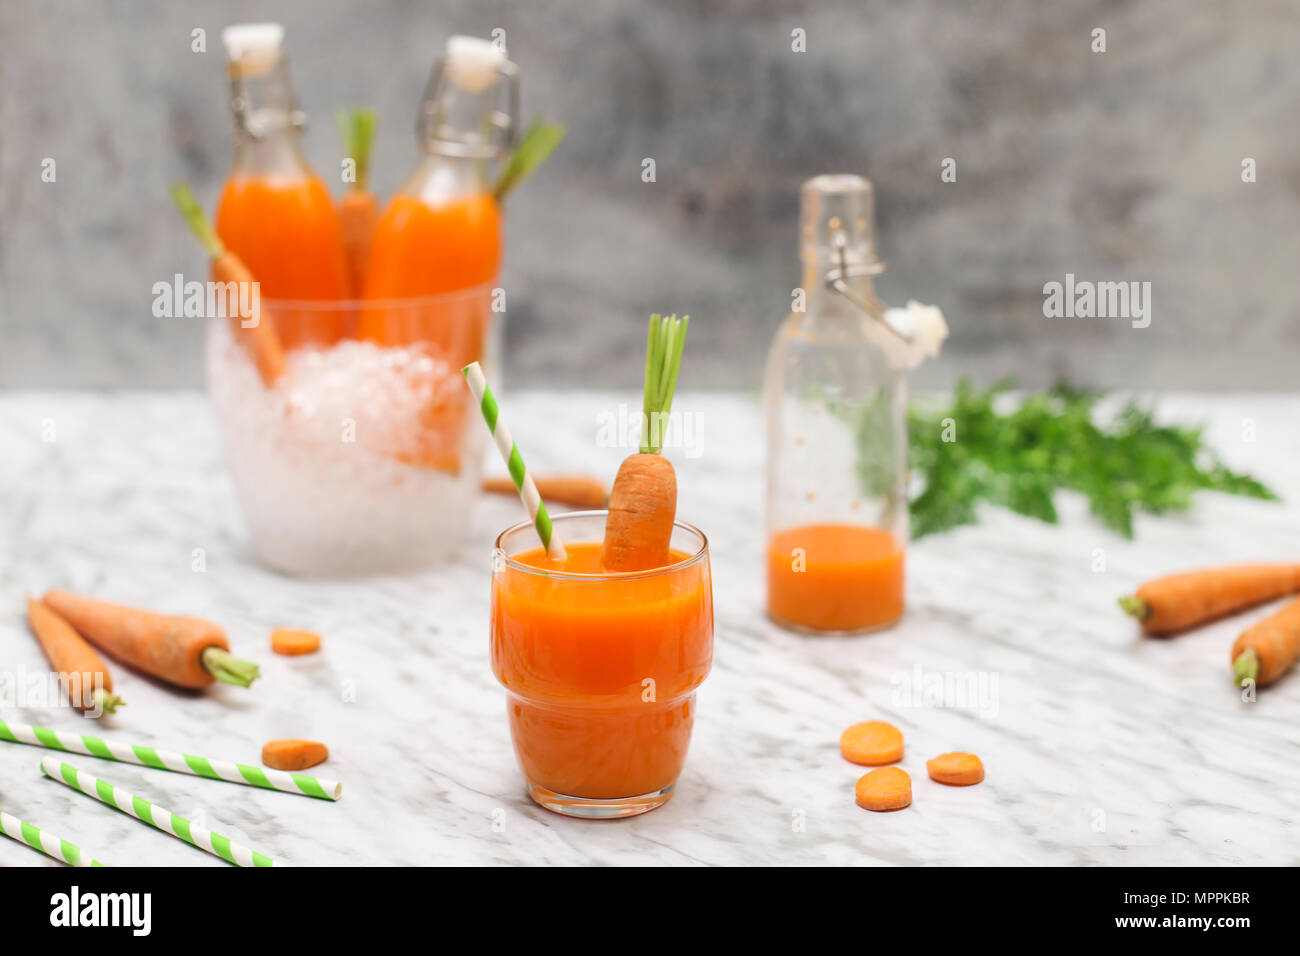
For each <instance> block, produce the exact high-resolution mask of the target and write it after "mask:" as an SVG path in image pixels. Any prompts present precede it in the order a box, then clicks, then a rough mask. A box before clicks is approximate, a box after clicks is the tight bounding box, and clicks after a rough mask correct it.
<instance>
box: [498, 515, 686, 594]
mask: <svg viewBox="0 0 1300 956" xmlns="http://www.w3.org/2000/svg"><path fill="white" fill-rule="evenodd" d="M599 515H605V516H608V515H609V509H608V508H597V509H592V510H588V511H566V512H564V514H560V515H552V516H551V525H552V527H554V526H555V525H557V524H560V523H561V522H563V521H565V520H567V519H570V518H594V517H597V516H599ZM673 527H674V528H680V529H682V530H683V531H687V532H689V533H691V534H693V535H696V536H698V537H699V539H700V546H699V548H698V549H697V550H696V551H695V553H694V554H691V555H689V556H687V557H685V558H682V560H680V561H674V562H673V563H672V564H665V565H663V566H662V567H658V568H647V569H645V570H644V571H553V570H550V569H548V568H538V567H534V566H533V565H531V564H524V563H522V562H520V561H517V560H515V559H514V558H513V557H512V556H511V555H509V554H506V550H505V548H503V547H502V546H501V542H502V540H503V539H504V538H505V537H506V535H509V534H514V533H515V532H517V531H524V530H529V531H532V532H533V533H534V534H536V528H535V526H534V525H533V522H531V521H520V522H518V523H517V524H512V525H511V526H510V527H508V528H506V529H505V530H504V531H502V532H501V533H500V534H498V535H497V536H496V540H495V541H493V542H492V553H493V555H494V556H495V555H497V554H500V555H501V556H502V559H503V560H504V561H505V563H506V566H507V567H509V568H512V569H514V570H516V571H523V572H526V573H528V574H534V575H537V576H538V577H544V578H555V579H556V580H560V581H633V580H636V579H637V578H652V577H657V576H658V575H661V574H668V573H670V572H673V571H682V570H685V569H686V568H689V567H690V566H691V565H693V564H697V563H699V561H700V560H701V559H703V558H704V557H705V556H706V555H707V554H708V553H709V539H708V536H707V535H705V533H704V532H703V531H701V530H700V529H699V528H697V527H695V525H693V524H688V523H687V522H685V521H678V520H674V521H673ZM538 547H541V540H540V539H539V540H538Z"/></svg>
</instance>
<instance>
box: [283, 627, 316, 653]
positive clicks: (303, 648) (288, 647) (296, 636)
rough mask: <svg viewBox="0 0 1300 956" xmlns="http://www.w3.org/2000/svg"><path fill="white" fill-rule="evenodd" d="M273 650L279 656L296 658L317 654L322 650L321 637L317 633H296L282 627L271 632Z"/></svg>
mask: <svg viewBox="0 0 1300 956" xmlns="http://www.w3.org/2000/svg"><path fill="white" fill-rule="evenodd" d="M271 650H273V651H275V652H276V653H277V654H284V655H286V656H289V657H296V656H297V655H299V654H315V653H316V652H317V651H318V650H320V635H319V634H317V633H316V632H315V631H295V630H292V629H291V628H287V627H281V628H277V629H276V630H274V631H272V632H271Z"/></svg>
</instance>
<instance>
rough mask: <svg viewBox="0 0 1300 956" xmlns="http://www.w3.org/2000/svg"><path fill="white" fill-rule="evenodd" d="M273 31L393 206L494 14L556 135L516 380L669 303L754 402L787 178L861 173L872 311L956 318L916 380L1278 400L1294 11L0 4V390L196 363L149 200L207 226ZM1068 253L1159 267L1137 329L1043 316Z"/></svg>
mask: <svg viewBox="0 0 1300 956" xmlns="http://www.w3.org/2000/svg"><path fill="white" fill-rule="evenodd" d="M265 19H275V20H280V21H282V22H283V23H284V24H285V26H286V30H287V35H286V43H287V48H288V52H289V57H290V62H291V69H292V72H293V75H294V80H295V83H296V86H297V90H298V93H299V96H300V99H301V101H302V105H303V107H304V109H305V110H306V111H307V114H308V117H309V120H310V123H311V126H310V128H309V130H308V132H307V136H306V149H307V152H308V155H309V156H310V158H311V160H312V162H313V163H314V164H315V165H316V167H317V169H319V170H320V171H321V172H322V173H323V174H324V175H325V176H326V177H327V178H329V179H332V180H333V181H334V182H335V183H337V179H338V169H339V165H338V164H339V158H340V155H341V146H340V143H339V137H338V133H337V130H336V128H335V125H334V120H333V112H334V110H335V108H336V107H338V106H342V105H369V106H374V107H376V108H378V110H379V111H380V114H381V120H380V131H379V137H378V141H377V145H376V153H375V171H374V182H375V185H376V187H377V188H378V189H380V190H382V191H388V190H391V189H392V188H393V187H395V186H396V185H397V184H398V183H399V182H400V181H401V179H402V178H404V177H405V175H406V174H407V173H408V172H409V170H410V169H411V168H412V167H413V166H414V163H415V155H416V154H415V149H416V147H415V142H414V138H413V122H414V115H415V110H416V106H417V104H418V102H419V98H420V95H421V92H422V90H423V87H424V83H425V80H426V78H427V75H428V72H429V68H430V65H431V63H432V61H433V59H434V57H435V56H436V55H437V54H438V53H439V52H440V51H441V50H442V47H443V43H444V41H445V39H446V37H447V36H448V35H449V34H451V33H457V32H459V33H474V34H478V35H483V36H487V35H488V34H489V33H490V31H491V30H493V29H494V28H501V29H504V30H505V31H506V38H507V43H508V47H509V51H510V56H511V58H512V59H513V60H515V61H516V62H517V63H518V64H519V66H520V68H521V71H522V77H523V99H524V113H525V116H534V115H538V114H541V115H545V116H546V117H547V118H549V119H553V120H557V121H559V122H562V123H564V124H566V125H567V126H568V128H569V137H568V139H567V141H566V142H565V143H564V144H563V146H562V147H561V149H560V151H559V152H558V153H557V154H556V156H555V157H554V158H553V159H552V160H551V162H550V163H549V164H548V165H547V166H545V167H543V169H542V170H541V171H540V172H539V173H538V174H537V175H536V177H535V178H534V179H533V180H532V181H530V182H529V183H527V184H526V185H525V186H524V187H523V188H521V189H520V191H519V192H518V193H516V194H515V195H513V196H512V197H511V198H510V200H509V206H508V238H507V246H506V265H505V272H504V275H503V277H502V285H503V286H504V287H505V289H506V291H507V297H508V305H509V318H508V325H507V349H508V351H507V358H508V375H509V379H510V382H511V384H512V385H555V386H579V385H622V386H627V387H633V386H634V385H635V383H636V382H638V381H639V379H640V376H641V372H642V359H641V357H640V355H641V354H642V349H643V341H642V339H643V329H644V321H645V316H646V314H647V313H649V312H651V311H676V312H689V313H690V314H691V315H692V317H693V319H694V322H693V324H692V326H691V335H692V346H691V350H690V356H689V359H688V365H689V366H690V367H689V368H686V369H684V371H683V380H682V381H683V385H685V386H687V387H698V386H700V385H708V386H729V387H741V388H747V387H753V388H757V386H758V383H759V381H760V377H761V369H762V363H763V357H764V355H765V353H766V350H767V347H768V343H769V340H770V337H771V335H772V333H773V331H774V330H775V328H776V325H777V323H778V322H779V321H780V319H781V317H782V316H783V315H784V314H785V313H786V312H787V311H788V309H789V307H790V295H791V289H792V288H793V287H794V286H796V285H797V284H798V283H799V281H800V273H799V268H798V262H797V256H796V228H795V227H796V217H797V212H798V199H797V191H798V187H799V184H800V182H801V181H802V180H803V179H805V178H806V177H808V176H811V175H814V174H817V173H821V172H828V171H833V172H858V173H862V174H865V175H867V176H868V177H870V178H871V179H872V180H874V182H875V184H876V188H877V217H878V233H879V249H880V255H881V257H882V258H883V259H884V260H885V261H886V262H887V263H888V265H889V272H888V274H887V275H886V276H885V277H884V278H883V279H882V281H881V284H880V288H881V290H882V292H883V294H884V298H885V299H886V300H887V301H889V302H893V303H899V304H901V303H902V302H903V301H905V300H906V299H907V298H917V299H920V300H921V301H923V302H928V303H935V304H938V305H939V306H941V307H942V308H943V310H944V312H945V314H946V315H947V318H948V322H949V325H950V326H951V328H952V337H951V339H950V340H949V343H948V346H947V348H946V350H945V352H944V354H943V356H942V358H941V359H940V361H938V362H934V363H929V364H928V365H927V366H926V367H924V368H923V369H922V371H921V373H920V378H921V384H922V385H944V384H947V383H948V382H950V381H952V380H953V379H955V378H956V377H957V376H959V375H969V376H971V377H973V378H974V379H975V380H976V381H977V382H985V381H989V380H991V379H993V378H995V377H997V376H1000V375H1005V374H1010V375H1014V376H1015V377H1016V378H1017V379H1018V380H1019V381H1020V382H1021V383H1023V384H1026V385H1040V384H1046V383H1047V382H1049V381H1050V380H1051V379H1054V378H1056V377H1057V376H1060V375H1065V376H1068V377H1070V378H1072V379H1073V380H1075V381H1078V382H1080V383H1092V384H1098V385H1111V386H1120V387H1130V388H1149V387H1162V388H1214V389H1294V388H1295V387H1296V379H1295V368H1296V359H1297V357H1300V292H1297V289H1296V273H1297V267H1298V266H1300V232H1298V231H1297V223H1298V222H1300V123H1297V120H1296V104H1297V103H1298V102H1300V67H1297V65H1296V54H1297V51H1300V6H1298V5H1297V4H1295V3H1294V2H1288V0H1275V2H1269V0H1255V2H1252V3H1249V4H1239V5H1231V4H1220V3H1213V4H1189V3H1185V2H1178V0H1149V2H1123V0H1080V2H1072V3H1069V4H1065V3H1038V2H1016V3H1012V2H1006V0H965V2H960V3H954V2H940V0H897V2H861V0H844V2H828V0H818V2H805V0H756V2H742V0H694V2H688V0H660V2H656V3H645V2H632V0H625V2H624V0H619V2H616V0H607V2H604V0H555V2H528V3H505V2H496V0H475V2H470V0H463V2H438V0H419V2H417V0H391V2H382V0H379V2H367V3H364V4H362V3H352V2H341V0H285V2H275V0H261V2H253V0H248V2H242V0H240V2H231V3H222V4H214V3H197V2H178V0H167V2H164V0H138V2H126V0H119V2H97V3H86V2H80V0H5V3H4V4H3V5H0V386H40V387H44V386H49V387H124V386H148V387H154V386H156V387H166V386H178V385H198V384H199V383H200V382H201V379H202V371H201V369H202V362H201V331H200V328H199V327H198V322H197V320H194V319H155V318H153V317H152V315H151V314H150V304H151V301H152V292H151V287H152V285H153V283H154V282H157V281H160V280H170V279H171V277H172V276H173V274H174V273H176V272H184V273H186V274H187V275H188V274H193V276H196V277H202V276H205V275H206V268H205V265H204V263H203V261H202V257H201V253H200V251H199V249H198V247H197V246H196V245H195V243H194V242H193V241H192V239H191V238H190V236H189V235H188V233H187V232H186V231H185V229H184V226H183V225H182V223H181V222H180V220H179V218H178V217H177V216H176V214H175V211H174V210H173V208H172V206H171V203H170V200H169V198H168V195H167V187H168V185H169V184H170V183H171V182H172V181H173V180H176V179H186V180H189V181H190V182H191V183H192V184H193V185H194V187H195V188H196V191H197V192H198V194H199V196H200V198H201V199H202V200H203V201H204V203H205V204H206V205H207V206H208V208H209V209H211V206H212V203H213V202H214V200H215V198H216V194H217V189H218V186H219V183H220V181H221V179H222V177H223V176H224V175H225V173H226V171H227V169H228V166H229V163H230V158H231V148H232V146H231V144H232V134H231V124H230V118H229V111H228V103H227V86H226V80H225V67H224V54H223V50H222V47H221V42H220V36H219V32H220V29H221V27H223V26H225V25H227V24H229V23H233V22H239V21H244V20H265ZM196 28H203V29H204V30H206V40H207V43H206V45H207V50H206V52H205V53H195V52H192V51H191V31H193V30H194V29H196ZM1095 28H1102V29H1104V30H1105V31H1106V47H1107V49H1106V52H1105V53H1094V52H1092V49H1091V46H1092V31H1093V30H1094V29H1095ZM796 29H799V30H802V31H804V33H805V35H806V52H795V51H794V50H792V42H793V41H792V31H794V30H796ZM47 157H49V158H53V159H54V160H55V161H56V164H57V165H56V170H57V180H56V181H55V182H53V183H45V182H42V180H41V164H42V160H43V159H45V158H47ZM647 157H650V158H653V159H654V160H655V164H656V173H657V179H656V182H653V183H644V182H642V179H641V169H642V160H643V159H645V158H647ZM948 157H951V158H953V159H955V160H956V171H957V179H956V182H953V183H944V182H941V180H940V171H941V164H942V163H943V161H944V159H945V158H948ZM1247 157H1249V158H1252V159H1253V160H1255V163H1256V166H1257V177H1258V181H1257V182H1255V183H1253V184H1247V183H1243V181H1242V161H1243V159H1245V158H1247ZM1067 272H1072V273H1074V274H1075V275H1076V276H1077V277H1078V278H1079V279H1091V280H1097V281H1119V280H1137V281H1149V282H1150V283H1151V284H1152V299H1153V302H1152V322H1151V326H1150V327H1149V328H1146V329H1140V330H1139V329H1133V328H1131V327H1130V325H1129V323H1128V322H1127V321H1124V320H1115V319H1076V320H1049V319H1046V318H1044V317H1043V291H1042V290H1043V284H1044V283H1046V282H1049V281H1062V280H1063V278H1064V276H1065V274H1066V273H1067Z"/></svg>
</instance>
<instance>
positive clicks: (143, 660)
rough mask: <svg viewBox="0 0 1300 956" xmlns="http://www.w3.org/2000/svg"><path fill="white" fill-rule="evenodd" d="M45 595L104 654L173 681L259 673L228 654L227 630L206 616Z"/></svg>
mask: <svg viewBox="0 0 1300 956" xmlns="http://www.w3.org/2000/svg"><path fill="white" fill-rule="evenodd" d="M44 600H45V604H46V605H48V606H49V607H50V608H51V609H53V610H54V611H55V612H57V613H58V614H61V615H62V616H63V617H64V618H65V619H66V620H67V622H68V623H69V624H71V625H72V626H73V627H74V628H76V629H77V631H78V632H79V633H80V634H81V636H82V637H84V638H85V639H86V640H88V641H90V643H92V644H94V645H95V646H96V647H98V648H99V649H100V650H102V651H104V652H105V653H106V654H109V655H110V656H112V657H115V658H117V659H118V660H120V661H122V662H123V663H126V664H130V665H131V666H132V667H136V668H138V669H140V670H142V671H144V672H145V673H146V674H152V675H153V676H154V677H157V678H159V679H161V680H165V681H167V682H168V683H170V684H175V685H177V686H178V687H190V688H200V687H207V686H208V685H209V684H211V683H212V682H213V681H221V682H222V683H224V684H234V685H236V686H238V687H247V686H249V685H250V684H251V683H252V682H253V681H254V680H256V679H257V677H258V669H257V665H256V664H254V663H252V662H251V661H245V660H241V659H240V658H238V657H233V656H232V655H231V654H230V642H229V641H228V640H227V639H226V632H225V631H224V630H222V628H221V627H220V626H219V625H217V624H213V623H212V622H211V621H205V620H203V619H202V618H198V617H176V616H172V615H168V614H158V613H156V612H154V611H144V610H140V609H139V608H134V607H126V606H125V605H122V604H112V603H110V602H108V601H98V600H95V599H94V598H88V597H82V596H81V595H78V594H72V593H70V592H68V591H59V590H55V591H47V592H46V594H45V598H44Z"/></svg>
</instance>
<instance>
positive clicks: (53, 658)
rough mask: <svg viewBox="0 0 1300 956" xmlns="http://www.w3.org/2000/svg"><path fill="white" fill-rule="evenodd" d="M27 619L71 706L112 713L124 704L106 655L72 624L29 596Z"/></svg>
mask: <svg viewBox="0 0 1300 956" xmlns="http://www.w3.org/2000/svg"><path fill="white" fill-rule="evenodd" d="M27 622H28V623H29V624H30V625H31V628H32V633H33V634H35V635H36V639H37V640H38V641H40V642H41V648H42V649H43V650H44V651H45V657H46V658H47V659H48V660H49V662H50V667H52V668H53V669H54V672H55V673H56V674H58V675H59V683H60V684H62V685H63V689H64V690H65V691H66V692H67V694H68V699H69V700H70V701H72V706H74V707H81V708H83V709H85V710H102V711H103V712H104V713H106V714H111V713H113V712H114V711H115V710H117V708H119V707H122V706H123V705H124V703H123V701H122V698H120V697H118V696H117V695H116V694H114V693H113V692H112V691H113V677H112V675H111V674H109V672H108V668H107V667H106V666H105V665H104V660H103V658H101V657H100V656H99V655H98V654H96V653H95V649H94V648H93V647H91V646H90V645H89V644H87V643H86V639H85V638H84V637H82V636H81V635H80V634H78V633H77V632H76V630H75V629H74V628H73V627H72V625H71V624H69V623H68V622H67V621H65V620H64V619H63V618H61V617H59V615H58V614H56V613H55V612H54V611H52V610H51V609H50V608H49V607H47V606H46V605H45V604H43V603H41V602H40V601H38V600H36V599H35V598H28V599H27Z"/></svg>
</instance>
